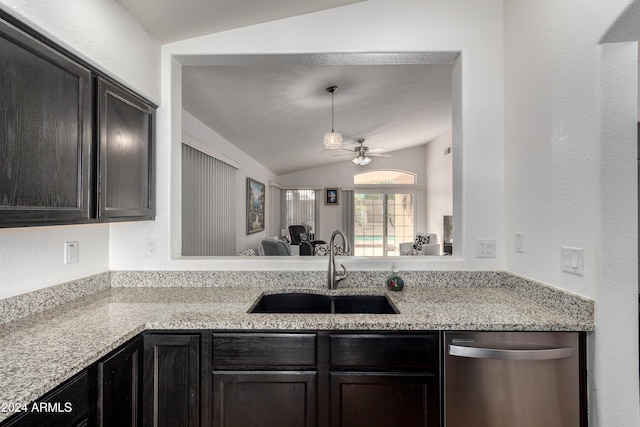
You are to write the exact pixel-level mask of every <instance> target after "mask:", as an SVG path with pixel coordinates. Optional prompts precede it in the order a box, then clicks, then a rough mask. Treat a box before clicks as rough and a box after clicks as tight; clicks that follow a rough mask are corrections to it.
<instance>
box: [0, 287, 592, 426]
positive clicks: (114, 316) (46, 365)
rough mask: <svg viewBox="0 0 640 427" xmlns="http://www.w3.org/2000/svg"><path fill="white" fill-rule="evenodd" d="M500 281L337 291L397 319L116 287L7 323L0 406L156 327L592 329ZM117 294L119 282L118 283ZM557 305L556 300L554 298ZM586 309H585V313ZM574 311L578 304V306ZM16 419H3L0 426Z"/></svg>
mask: <svg viewBox="0 0 640 427" xmlns="http://www.w3.org/2000/svg"><path fill="white" fill-rule="evenodd" d="M509 280H512V281H513V280H517V279H514V278H513V277H511V278H509V277H506V278H505V277H502V278H501V281H502V282H503V284H502V285H501V286H494V287H474V286H460V287H455V286H435V287H427V286H406V287H405V290H404V291H402V292H390V291H387V290H386V289H385V288H384V287H383V286H352V287H349V288H342V289H339V290H337V291H328V290H323V289H320V288H317V287H316V288H296V289H295V291H296V292H314V293H337V294H376V295H382V294H386V295H388V296H389V298H390V300H391V302H392V303H393V304H394V305H395V307H396V308H397V309H398V310H399V311H400V313H399V314H384V315H377V314H304V315H300V314H251V313H248V310H249V309H250V308H251V307H252V305H253V304H254V302H255V301H256V300H257V299H258V298H259V297H260V295H261V294H262V293H276V292H282V291H285V292H290V291H293V289H291V288H290V287H289V288H284V287H282V286H281V287H280V288H278V287H276V286H274V285H271V286H264V287H260V286H255V285H254V286H248V287H220V286H213V287H181V288H168V287H110V288H107V289H102V290H98V291H97V292H96V293H94V294H91V295H86V296H83V297H81V298H80V299H77V300H74V301H70V302H66V303H64V304H62V305H59V306H57V307H54V308H49V309H47V310H46V311H43V312H41V313H36V314H32V315H30V316H28V317H24V318H22V319H17V320H14V321H11V322H8V323H5V324H3V325H0V361H1V362H2V363H1V364H0V378H1V381H2V384H1V386H0V404H3V403H7V404H10V403H21V404H26V403H29V402H31V401H33V400H34V399H36V398H38V397H39V396H41V395H43V394H44V393H46V392H47V391H49V390H51V389H53V388H54V387H55V386H57V385H58V384H60V383H61V382H63V381H65V380H67V379H68V378H70V377H71V376H73V375H74V374H76V373H78V372H80V371H81V370H82V369H84V368H85V367H87V366H89V365H90V364H91V363H93V362H95V361H97V360H98V359H100V358H101V357H102V356H104V355H106V354H107V353H109V352H110V351H111V350H113V349H115V348H117V347H118V346H120V345H121V344H123V343H124V342H126V341H127V340H129V339H130V338H132V337H134V336H136V335H137V334H139V333H140V332H142V331H144V330H148V329H180V330H185V329H227V330H228V329H233V330H239V329H256V330H257V329H259V330H283V329H293V330H327V329H331V330H493V331H506V330H508V331H513V330H518V331H528V330H530V331H591V330H593V329H594V323H593V315H592V314H593V312H592V310H593V307H592V306H591V308H589V307H587V309H586V310H583V309H581V308H578V309H577V310H574V309H571V308H568V307H570V306H571V305H572V303H566V304H564V305H563V304H558V303H555V304H552V303H546V302H545V301H547V299H545V298H546V297H540V295H539V294H536V295H537V296H532V293H531V292H523V291H522V289H521V288H523V287H522V286H520V288H518V287H516V286H515V284H514V283H509ZM112 286H113V283H112ZM553 300H554V301H557V298H553ZM580 304H581V303H578V304H577V306H580ZM574 305H575V304H574ZM9 415H11V414H8V413H0V420H3V419H5V418H7V417H8V416H9Z"/></svg>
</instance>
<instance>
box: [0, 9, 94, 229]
mask: <svg viewBox="0 0 640 427" xmlns="http://www.w3.org/2000/svg"><path fill="white" fill-rule="evenodd" d="M0 52H1V54H0V227H12V226H25V225H47V224H53V223H65V222H66V223H68V222H82V221H86V220H87V219H89V217H90V209H91V202H90V186H91V184H90V169H91V167H90V163H91V143H92V127H91V126H92V93H91V91H92V90H91V89H92V81H91V79H92V77H91V72H90V71H89V70H88V69H87V68H86V67H84V66H82V65H80V64H79V63H78V62H76V61H74V60H72V59H70V58H68V57H67V56H65V55H63V54H62V53H60V52H58V51H56V50H54V49H52V48H51V47H50V46H48V45H46V44H44V43H43V42H41V41H40V40H38V39H36V38H35V37H33V36H32V35H30V34H28V33H26V32H24V31H21V30H20V29H18V28H17V27H15V26H13V25H11V24H9V23H7V22H4V21H2V20H0Z"/></svg>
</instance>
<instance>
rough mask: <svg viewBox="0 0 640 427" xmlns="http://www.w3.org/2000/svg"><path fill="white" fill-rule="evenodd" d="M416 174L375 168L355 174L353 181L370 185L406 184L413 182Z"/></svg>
mask: <svg viewBox="0 0 640 427" xmlns="http://www.w3.org/2000/svg"><path fill="white" fill-rule="evenodd" d="M416 182H417V181H416V174H415V173H412V172H406V171H401V170H377V171H368V172H362V173H359V174H356V175H354V176H353V183H354V184H356V185H358V184H370V185H402V184H404V185H407V184H415V183H416Z"/></svg>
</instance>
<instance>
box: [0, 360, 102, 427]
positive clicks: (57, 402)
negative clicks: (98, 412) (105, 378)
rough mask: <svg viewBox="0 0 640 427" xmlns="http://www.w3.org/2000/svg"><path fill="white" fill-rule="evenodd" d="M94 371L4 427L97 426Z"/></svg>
mask: <svg viewBox="0 0 640 427" xmlns="http://www.w3.org/2000/svg"><path fill="white" fill-rule="evenodd" d="M94 375H95V370H93V369H92V368H89V369H86V370H84V371H82V372H81V373H79V374H78V375H76V376H75V377H73V378H71V379H70V380H68V381H66V382H65V383H63V384H62V385H60V386H58V387H56V388H55V389H54V390H52V391H51V392H49V393H47V394H46V395H44V396H43V397H42V398H41V399H38V400H37V401H35V402H32V403H29V404H28V405H27V407H25V408H22V409H23V410H24V411H25V412H22V413H21V414H20V415H16V416H14V417H12V418H10V419H9V420H7V421H6V422H4V423H2V426H3V427H31V426H38V427H84V426H93V425H95V421H94V417H95V412H94V411H93V402H95V397H94V387H95V381H94Z"/></svg>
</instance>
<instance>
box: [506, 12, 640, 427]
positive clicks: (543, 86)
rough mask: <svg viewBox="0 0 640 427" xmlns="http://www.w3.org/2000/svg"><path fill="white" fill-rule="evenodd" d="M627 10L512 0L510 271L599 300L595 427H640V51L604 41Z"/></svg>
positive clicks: (593, 340)
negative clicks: (639, 159) (518, 238)
mask: <svg viewBox="0 0 640 427" xmlns="http://www.w3.org/2000/svg"><path fill="white" fill-rule="evenodd" d="M629 3H630V2H629V0H608V1H606V2H596V1H589V2H572V1H557V0H539V1H535V2H532V1H529V0H507V1H506V2H505V187H506V200H507V204H506V208H507V210H506V220H507V222H506V226H507V229H506V240H507V243H508V244H507V247H506V266H507V270H508V271H511V272H514V273H517V274H520V275H523V276H526V277H530V278H532V279H535V280H538V281H542V282H546V283H550V284H553V285H555V286H559V287H562V288H564V289H566V290H569V291H572V292H575V293H578V294H581V295H585V296H588V297H590V298H593V299H595V304H596V332H595V334H591V335H590V336H589V357H590V360H589V365H590V366H589V368H590V370H589V380H590V389H589V393H590V399H589V404H590V405H589V411H590V418H591V419H590V425H593V426H631V425H638V424H639V423H640V408H639V407H638V400H639V399H638V388H639V384H638V312H637V298H638V296H637V271H638V266H637V246H636V245H637V207H636V203H637V189H636V132H637V128H636V121H637V112H636V106H637V85H636V82H637V57H636V55H637V46H636V43H635V42H632V43H616V44H610V45H602V46H599V43H600V39H601V38H602V37H603V36H604V35H605V32H606V31H607V28H608V27H609V26H610V25H612V24H613V22H614V21H615V20H616V18H617V16H618V15H619V14H620V13H622V11H623V9H624V8H625V6H627V5H628V4H629ZM634 4H636V6H637V4H638V2H637V1H634ZM637 22H638V19H637V16H636V19H635V22H634V23H632V25H633V26H637ZM634 37H635V38H634V39H635V40H637V39H638V38H640V31H638V30H636V31H635V34H634ZM626 40H632V39H631V38H629V39H626ZM518 231H520V232H524V233H525V244H524V254H517V253H515V251H514V243H513V241H514V233H515V232H518ZM562 245H566V246H574V247H580V248H583V249H584V263H585V264H584V267H585V271H584V275H583V276H576V275H571V274H568V273H563V272H562V271H561V269H560V246H562Z"/></svg>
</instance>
